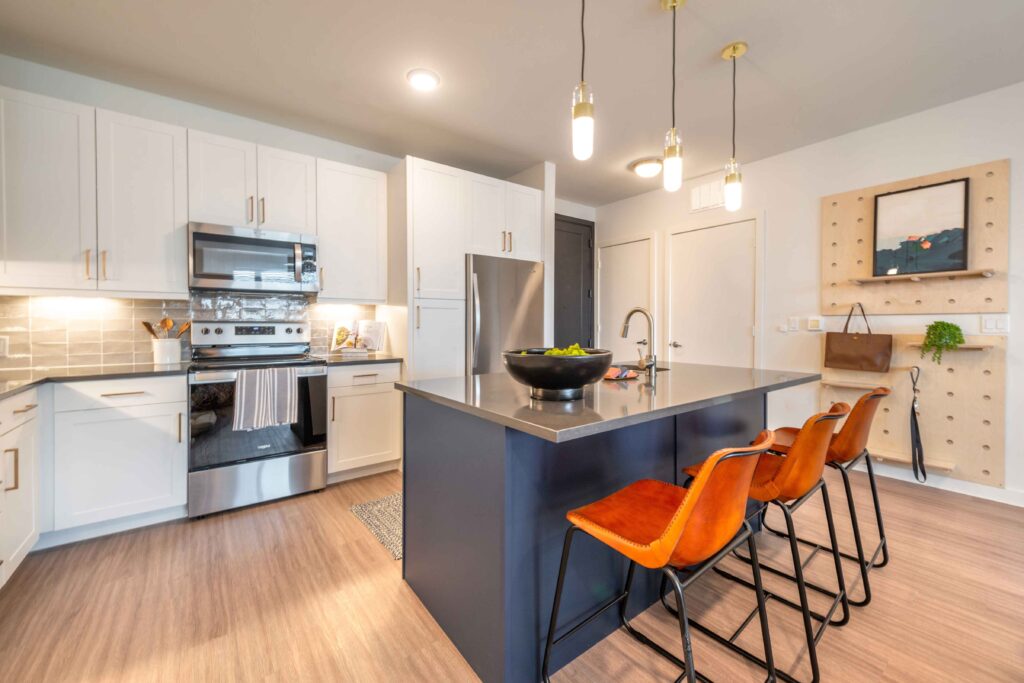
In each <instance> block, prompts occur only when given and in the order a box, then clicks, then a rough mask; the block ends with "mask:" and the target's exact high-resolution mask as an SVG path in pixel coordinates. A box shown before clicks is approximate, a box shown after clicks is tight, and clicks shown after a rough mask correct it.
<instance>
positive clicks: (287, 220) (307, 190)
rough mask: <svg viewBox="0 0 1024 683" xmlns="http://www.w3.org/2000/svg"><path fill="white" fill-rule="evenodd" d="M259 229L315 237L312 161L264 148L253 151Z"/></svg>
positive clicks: (307, 158) (285, 152) (313, 172)
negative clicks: (257, 191)
mask: <svg viewBox="0 0 1024 683" xmlns="http://www.w3.org/2000/svg"><path fill="white" fill-rule="evenodd" d="M256 157H257V164H256V167H257V177H258V182H257V185H258V187H259V201H258V202H257V207H256V213H257V218H258V223H259V227H260V229H261V230H279V231H282V232H294V233H300V234H304V235H315V234H316V159H315V158H314V157H311V156H307V155H305V154H297V153H295V152H288V151H285V150H283V149H274V148H273V147H264V146H263V145H260V146H259V147H258V148H257V149H256Z"/></svg>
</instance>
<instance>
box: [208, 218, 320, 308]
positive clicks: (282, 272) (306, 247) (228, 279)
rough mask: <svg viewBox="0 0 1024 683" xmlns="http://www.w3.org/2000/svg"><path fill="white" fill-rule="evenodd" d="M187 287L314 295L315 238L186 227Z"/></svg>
mask: <svg viewBox="0 0 1024 683" xmlns="http://www.w3.org/2000/svg"><path fill="white" fill-rule="evenodd" d="M188 250H189V254H188V256H189V258H188V267H189V286H190V287H192V288H194V289H235V290H242V291H251V292H316V291H319V288H320V281H319V271H318V269H317V264H316V237H312V236H309V235H295V234H291V233H283V232H270V231H266V230H253V229H251V228H237V227H231V226H224V225H211V224H209V223H190V224H189V229H188Z"/></svg>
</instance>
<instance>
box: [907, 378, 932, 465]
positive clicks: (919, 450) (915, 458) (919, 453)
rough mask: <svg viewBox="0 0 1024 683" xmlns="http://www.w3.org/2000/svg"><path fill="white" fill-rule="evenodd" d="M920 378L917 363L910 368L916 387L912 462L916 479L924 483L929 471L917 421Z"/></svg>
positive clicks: (911, 423)
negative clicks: (918, 382) (925, 467)
mask: <svg viewBox="0 0 1024 683" xmlns="http://www.w3.org/2000/svg"><path fill="white" fill-rule="evenodd" d="M920 378H921V368H919V367H918V366H916V365H915V366H914V367H912V368H910V383H911V385H912V386H913V389H914V398H913V401H912V402H911V404H910V464H911V466H912V467H913V468H914V479H917V480H918V481H919V482H922V483H923V482H924V481H926V480H927V479H928V473H927V472H926V471H925V469H924V446H922V445H921V427H920V425H919V424H918V423H917V413H918V409H919V408H920V407H921V406H920V404H919V403H918V400H917V396H918V394H920V393H921V390H920V389H918V388H917V381H918V380H919V379H920Z"/></svg>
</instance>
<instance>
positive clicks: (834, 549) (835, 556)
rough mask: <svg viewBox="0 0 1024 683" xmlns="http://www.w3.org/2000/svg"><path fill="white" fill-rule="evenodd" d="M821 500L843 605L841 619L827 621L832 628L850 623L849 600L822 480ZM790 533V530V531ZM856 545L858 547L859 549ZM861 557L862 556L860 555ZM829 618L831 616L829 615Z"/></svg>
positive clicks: (829, 507) (824, 485) (825, 485)
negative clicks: (823, 505) (823, 504)
mask: <svg viewBox="0 0 1024 683" xmlns="http://www.w3.org/2000/svg"><path fill="white" fill-rule="evenodd" d="M821 498H822V500H823V501H824V503H825V521H826V522H828V540H829V543H831V544H832V559H833V561H834V562H835V565H836V581H837V582H838V587H837V589H836V590H837V591H838V592H839V596H840V597H841V599H842V605H843V617H842V619H840V620H839V621H831V620H830V621H829V623H830V624H832V625H833V626H845V625H846V624H847V623H849V621H850V599H849V597H848V596H847V594H846V579H845V578H844V577H843V557H842V555H841V554H840V553H839V540H838V539H837V538H836V523H835V520H834V519H833V518H832V503H831V502H830V501H829V498H828V484H826V483H825V480H824V479H823V480H822V481H821ZM790 533H792V529H790ZM859 545H860V544H859V543H858V547H859ZM862 556H863V555H862ZM861 571H862V572H865V577H866V576H867V575H866V570H865V569H864V565H863V564H861ZM830 616H831V615H830Z"/></svg>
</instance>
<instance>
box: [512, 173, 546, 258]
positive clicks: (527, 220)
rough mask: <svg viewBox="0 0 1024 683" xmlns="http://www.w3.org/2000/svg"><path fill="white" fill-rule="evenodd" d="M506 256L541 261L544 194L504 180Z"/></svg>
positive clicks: (542, 254)
mask: <svg viewBox="0 0 1024 683" xmlns="http://www.w3.org/2000/svg"><path fill="white" fill-rule="evenodd" d="M505 187H506V193H505V211H506V223H505V225H506V227H507V229H508V232H509V249H508V252H507V254H506V255H508V256H511V257H512V258H517V259H523V260H525V261H543V260H544V193H543V192H541V191H540V190H536V189H534V188H532V187H526V186H524V185H516V184H515V183H505Z"/></svg>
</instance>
